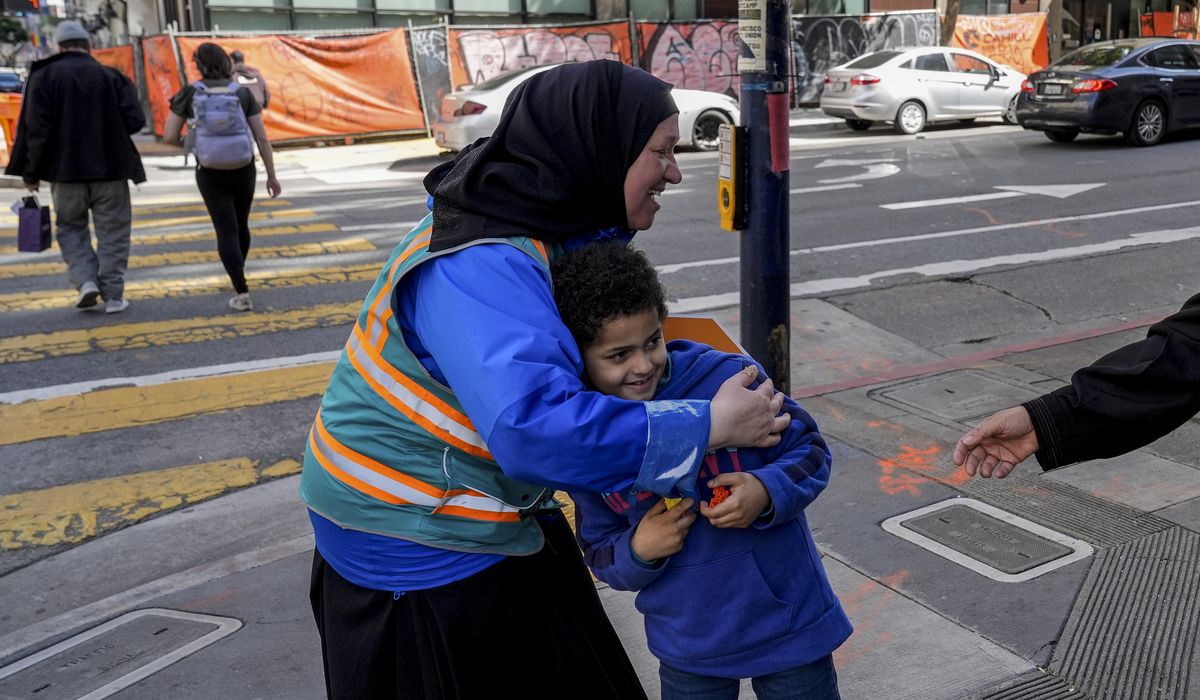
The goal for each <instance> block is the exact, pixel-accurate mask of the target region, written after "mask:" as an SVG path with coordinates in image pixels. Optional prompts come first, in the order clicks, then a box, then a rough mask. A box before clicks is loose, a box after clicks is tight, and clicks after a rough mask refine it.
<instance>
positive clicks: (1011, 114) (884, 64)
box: [821, 46, 1025, 134]
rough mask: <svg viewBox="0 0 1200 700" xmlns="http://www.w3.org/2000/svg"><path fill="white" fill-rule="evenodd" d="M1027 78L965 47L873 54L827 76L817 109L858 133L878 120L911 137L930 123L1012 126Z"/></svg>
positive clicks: (847, 64)
mask: <svg viewBox="0 0 1200 700" xmlns="http://www.w3.org/2000/svg"><path fill="white" fill-rule="evenodd" d="M1024 80H1025V74H1024V73H1021V72H1019V71H1017V70H1016V69H1015V68H1011V67H1009V66H1004V65H1000V64H998V63H995V62H994V61H992V60H991V59H988V58H986V57H984V56H981V55H979V54H977V53H975V52H973V51H967V50H966V49H956V48H952V47H947V46H930V47H925V48H919V49H908V50H887V51H876V52H874V53H869V54H865V55H863V56H859V57H858V58H856V59H854V60H853V61H850V62H849V63H846V64H844V65H841V66H838V67H837V68H834V69H833V70H831V71H829V73H828V74H827V75H826V77H825V89H824V91H822V93H821V111H823V112H825V113H826V114H828V115H830V116H833V117H841V118H842V119H845V120H846V125H847V126H849V127H850V128H851V129H855V130H858V131H861V130H864V129H868V128H870V127H871V125H872V124H874V123H877V122H887V123H890V124H892V126H893V127H894V128H895V129H896V131H898V132H900V133H902V134H915V133H917V132H919V131H921V130H922V129H924V128H925V125H926V124H928V123H930V122H939V121H952V120H958V121H963V122H969V121H971V120H973V119H976V118H978V117H1002V118H1003V119H1004V121H1006V122H1008V123H1009V124H1016V123H1017V117H1016V104H1017V96H1018V95H1020V94H1021V82H1022V81H1024Z"/></svg>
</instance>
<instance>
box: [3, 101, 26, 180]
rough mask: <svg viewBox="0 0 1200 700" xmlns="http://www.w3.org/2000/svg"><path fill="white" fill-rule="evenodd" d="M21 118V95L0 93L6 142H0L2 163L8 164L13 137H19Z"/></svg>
mask: <svg viewBox="0 0 1200 700" xmlns="http://www.w3.org/2000/svg"><path fill="white" fill-rule="evenodd" d="M20 118H21V96H20V95H12V94H7V93H4V94H0V130H3V131H4V142H3V144H0V165H8V159H9V154H11V153H12V147H13V139H15V138H16V137H17V120H18V119H20Z"/></svg>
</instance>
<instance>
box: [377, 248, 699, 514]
mask: <svg viewBox="0 0 1200 700" xmlns="http://www.w3.org/2000/svg"><path fill="white" fill-rule="evenodd" d="M409 277H410V278H411V279H408V278H406V284H405V285H404V286H402V287H401V288H400V289H399V290H398V298H397V300H396V302H397V303H396V304H395V308H396V315H397V319H398V320H399V322H400V323H401V325H402V327H407V328H408V329H411V332H412V334H413V335H414V336H415V340H416V341H417V342H415V343H414V342H410V346H417V347H414V348H413V349H414V352H416V353H417V355H418V358H419V359H421V361H422V363H423V364H425V366H426V368H427V369H430V370H431V373H433V374H434V376H435V377H439V378H444V380H445V383H446V384H447V385H448V386H449V387H450V388H451V389H453V390H454V393H455V395H456V396H457V397H458V399H459V401H460V402H461V403H462V405H463V408H464V409H465V410H466V413H467V415H468V416H469V417H470V418H471V421H472V422H473V423H474V425H475V428H476V430H478V431H479V434H480V435H481V436H482V437H483V438H484V440H485V441H486V442H487V444H488V449H489V450H490V451H491V453H492V455H493V456H494V457H495V458H496V461H497V462H498V463H499V464H500V468H501V469H503V470H504V472H505V474H507V475H509V476H511V477H513V478H515V479H519V480H521V481H527V482H530V483H535V484H542V485H546V486H550V487H554V488H560V489H564V490H568V489H584V490H588V491H598V492H625V491H629V490H634V491H652V492H654V493H658V494H662V495H689V496H692V495H694V494H695V477H696V472H697V471H698V469H699V467H700V464H701V462H702V460H703V456H704V451H705V449H706V447H707V444H708V434H709V402H708V401H657V402H648V403H644V402H637V401H626V400H623V399H619V398H616V397H613V396H606V395H604V394H600V393H598V392H594V391H587V390H585V387H584V385H583V383H582V381H581V380H580V375H581V370H582V360H581V358H580V354H579V350H578V348H576V346H575V342H574V340H573V339H572V338H571V334H570V332H569V331H567V329H566V327H564V326H563V324H562V321H561V320H560V319H559V316H558V309H557V308H556V307H555V305H554V298H553V295H552V292H551V288H550V281H549V279H548V277H547V275H546V273H545V271H544V270H543V268H542V267H541V266H540V265H538V264H537V262H535V261H534V260H533V259H532V258H531V257H529V255H527V254H526V253H524V252H523V251H521V250H519V249H517V248H514V247H513V246H510V245H506V244H481V245H475V246H471V247H468V248H465V249H463V250H460V251H458V252H456V253H453V254H450V255H446V256H442V257H439V258H435V259H434V260H431V261H429V262H427V263H425V264H423V265H420V266H419V267H418V268H417V269H416V270H414V271H413V273H412V274H411V275H410V276H409ZM406 337H407V336H406Z"/></svg>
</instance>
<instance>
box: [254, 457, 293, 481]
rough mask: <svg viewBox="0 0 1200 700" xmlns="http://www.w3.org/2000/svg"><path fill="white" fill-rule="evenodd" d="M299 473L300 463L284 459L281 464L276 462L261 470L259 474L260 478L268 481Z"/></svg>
mask: <svg viewBox="0 0 1200 700" xmlns="http://www.w3.org/2000/svg"><path fill="white" fill-rule="evenodd" d="M299 473H300V463H299V462H297V461H296V460H294V459H285V460H283V461H282V462H276V463H275V464H272V465H271V466H269V467H265V468H263V470H262V471H261V472H260V474H261V475H262V476H265V477H267V478H269V479H277V478H279V477H281V476H291V475H293V474H299Z"/></svg>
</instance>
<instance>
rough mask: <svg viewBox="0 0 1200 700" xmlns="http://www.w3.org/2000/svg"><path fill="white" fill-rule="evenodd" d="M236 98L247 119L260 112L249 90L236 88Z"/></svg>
mask: <svg viewBox="0 0 1200 700" xmlns="http://www.w3.org/2000/svg"><path fill="white" fill-rule="evenodd" d="M237 96H238V101H239V102H241V103H242V111H243V112H245V113H246V116H247V117H253V116H254V115H256V114H258V113H260V112H262V107H261V106H259V104H258V100H256V99H254V93H252V92H250V88H248V87H240V88H238V91H237Z"/></svg>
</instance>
